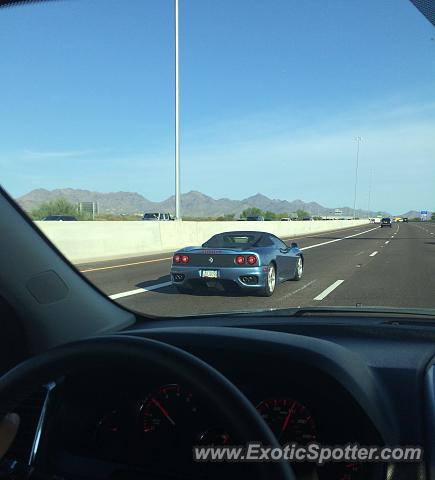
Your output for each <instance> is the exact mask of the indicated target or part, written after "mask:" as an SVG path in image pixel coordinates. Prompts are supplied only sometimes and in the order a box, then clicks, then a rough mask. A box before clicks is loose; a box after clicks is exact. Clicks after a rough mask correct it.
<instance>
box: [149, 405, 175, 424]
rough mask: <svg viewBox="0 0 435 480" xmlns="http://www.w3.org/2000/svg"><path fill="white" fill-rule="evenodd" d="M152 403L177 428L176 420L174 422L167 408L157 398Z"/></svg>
mask: <svg viewBox="0 0 435 480" xmlns="http://www.w3.org/2000/svg"><path fill="white" fill-rule="evenodd" d="M151 401H152V402H153V403H154V405H155V406H156V407H157V408H158V409H159V410H160V411H161V412H162V413H163V415H164V416H165V417H166V418H167V419H168V421H169V423H170V424H171V425H173V426H174V427H175V422H174V420H172V418H171V417H170V415H169V413H168V412H167V411H166V409H165V407H164V406H163V405H162V404H161V403H160V402H159V401H157V400H156V399H155V398H152V399H151Z"/></svg>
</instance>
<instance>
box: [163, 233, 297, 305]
mask: <svg viewBox="0 0 435 480" xmlns="http://www.w3.org/2000/svg"><path fill="white" fill-rule="evenodd" d="M303 269H304V256H303V255H302V252H301V250H300V249H299V247H298V246H297V244H296V243H292V244H291V245H290V247H289V246H287V245H286V244H285V243H284V242H283V241H282V240H280V239H279V238H278V237H276V236H275V235H273V234H272V233H267V232H250V231H239V232H224V233H219V234H217V235H214V236H213V237H211V238H210V239H209V240H207V241H206V242H205V243H204V244H203V245H201V246H200V247H185V248H181V249H180V250H178V251H176V252H175V253H174V256H173V258H172V266H171V280H172V284H173V285H174V286H175V287H176V288H177V289H178V291H179V292H181V293H189V292H192V291H194V290H195V289H197V288H200V287H201V286H202V287H215V288H220V289H225V290H227V289H230V288H231V287H239V288H240V289H242V290H246V291H251V292H252V293H256V294H258V295H262V296H266V297H270V296H271V295H272V294H273V292H274V291H275V287H276V285H277V284H278V283H280V282H284V281H286V280H300V279H301V278H302V273H303Z"/></svg>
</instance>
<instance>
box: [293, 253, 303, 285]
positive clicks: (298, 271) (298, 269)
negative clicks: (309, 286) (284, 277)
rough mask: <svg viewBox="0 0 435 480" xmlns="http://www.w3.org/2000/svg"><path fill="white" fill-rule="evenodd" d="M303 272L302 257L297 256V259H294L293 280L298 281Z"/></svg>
mask: <svg viewBox="0 0 435 480" xmlns="http://www.w3.org/2000/svg"><path fill="white" fill-rule="evenodd" d="M303 273H304V262H303V260H302V257H298V259H297V260H296V269H295V276H294V277H293V280H295V281H296V282H298V281H299V280H300V279H301V278H302V274H303Z"/></svg>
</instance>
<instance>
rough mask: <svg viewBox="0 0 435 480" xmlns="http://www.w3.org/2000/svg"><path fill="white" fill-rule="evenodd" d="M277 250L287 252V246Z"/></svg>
mask: <svg viewBox="0 0 435 480" xmlns="http://www.w3.org/2000/svg"><path fill="white" fill-rule="evenodd" d="M279 251H280V252H281V253H288V251H289V249H288V248H280V249H279Z"/></svg>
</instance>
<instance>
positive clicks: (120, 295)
mask: <svg viewBox="0 0 435 480" xmlns="http://www.w3.org/2000/svg"><path fill="white" fill-rule="evenodd" d="M378 228H380V227H375V228H370V229H369V230H364V231H363V232H359V233H355V234H354V235H347V236H346V237H342V238H336V239H334V240H329V241H328V242H323V243H317V244H316V245H310V246H309V247H303V248H301V250H309V249H310V248H317V247H321V246H322V245H328V244H329V243H335V242H341V241H342V240H346V239H347V238H353V237H357V236H358V235H363V234H364V233H368V232H371V231H373V230H376V229H378ZM325 233H328V232H325ZM169 258H172V257H169ZM159 260H160V259H159ZM139 263H141V262H139ZM144 263H145V262H144ZM106 268H113V267H103V268H102V269H106ZM339 282H344V280H339ZM169 285H171V282H165V283H158V284H157V285H150V286H149V287H147V288H138V289H136V290H129V291H128V292H121V293H115V294H114V295H110V298H111V299H112V300H116V299H118V298H124V297H129V296H130V295H137V294H138V293H145V292H150V291H151V290H157V289H158V288H164V287H167V286H169ZM337 287H338V285H337ZM334 288H336V287H334ZM332 290H333V289H332ZM332 290H331V291H332ZM328 293H329V292H328ZM328 293H327V294H328ZM327 294H326V295H327ZM321 295H322V294H321ZM326 295H325V296H326ZM316 298H317V297H316ZM314 300H316V299H314ZM319 300H321V298H320V299H319Z"/></svg>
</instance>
